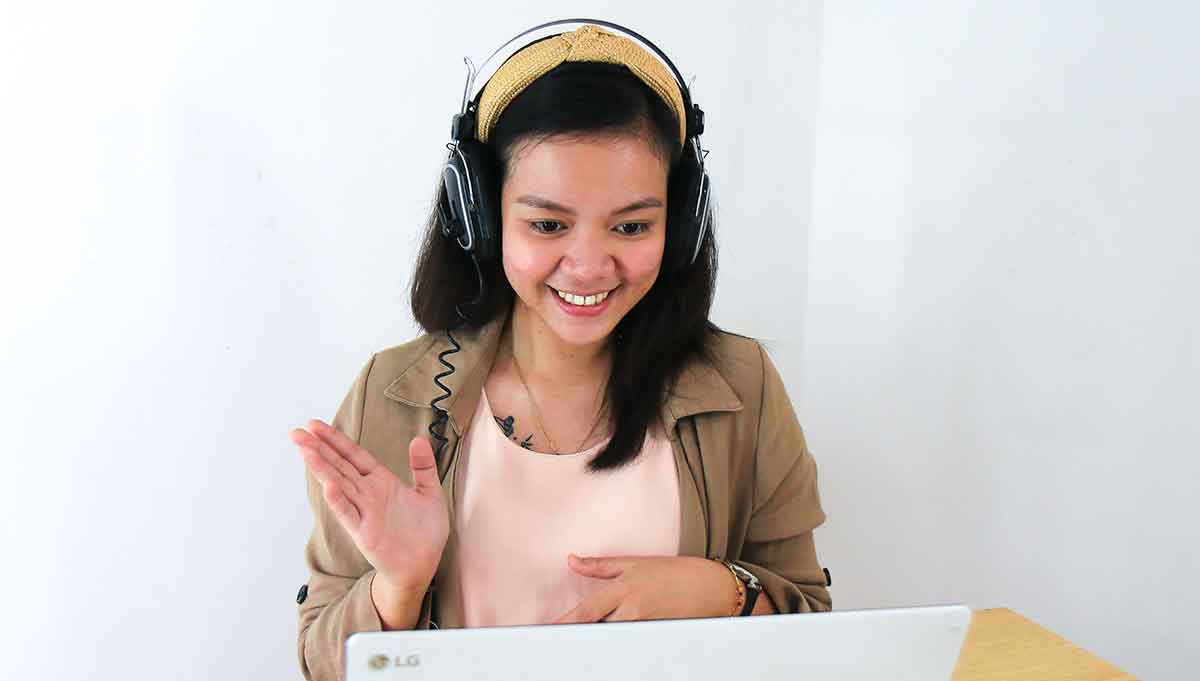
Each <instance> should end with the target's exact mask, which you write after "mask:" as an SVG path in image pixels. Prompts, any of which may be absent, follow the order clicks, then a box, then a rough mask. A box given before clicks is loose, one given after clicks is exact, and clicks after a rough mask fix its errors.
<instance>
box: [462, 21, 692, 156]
mask: <svg viewBox="0 0 1200 681" xmlns="http://www.w3.org/2000/svg"><path fill="white" fill-rule="evenodd" d="M568 61H598V62H606V63H609V64H624V65H625V67H626V68H628V69H629V70H630V71H632V72H633V74H634V75H636V76H637V77H638V78H640V79H642V81H644V82H645V83H646V85H649V86H650V89H652V90H654V91H655V92H656V93H658V96H659V97H662V98H663V101H665V102H666V103H667V105H668V106H669V107H671V109H672V110H673V111H674V112H675V117H676V118H677V119H678V120H679V145H680V146H681V147H682V146H683V144H684V140H686V139H687V137H686V136H687V123H686V121H687V116H686V115H685V113H684V107H683V95H681V94H680V92H679V83H678V81H676V80H675V76H674V74H672V72H671V70H670V69H669V68H667V66H666V65H665V64H663V63H662V62H661V61H659V60H658V59H657V58H655V57H654V56H653V55H651V54H650V53H649V52H647V51H646V50H645V49H644V48H643V47H642V46H641V45H639V44H637V43H636V42H634V41H632V40H630V39H629V38H626V37H624V36H619V35H615V34H613V33H610V32H608V31H605V30H604V29H602V28H600V27H598V26H595V25H593V24H584V25H583V26H581V27H579V28H577V29H575V30H574V31H570V32H568V33H563V34H560V35H557V36H554V37H552V38H548V39H546V40H542V41H540V42H537V43H534V44H533V45H529V46H528V47H525V48H523V49H522V50H521V51H520V52H517V53H516V54H514V55H513V56H512V57H510V58H509V59H508V61H506V62H504V64H502V65H501V66H500V68H498V69H496V72H495V73H494V74H493V75H492V77H491V78H490V79H489V80H488V82H487V85H485V86H484V88H483V93H482V95H481V96H480V98H479V111H478V114H477V122H476V126H475V128H476V129H475V136H476V138H478V139H479V141H480V142H487V140H488V134H489V133H490V132H491V131H492V127H493V126H495V125H496V121H497V120H498V119H499V118H500V114H501V112H503V111H504V109H505V107H507V106H508V105H509V104H511V103H512V101H513V100H514V99H516V97H517V95H518V94H520V93H521V91H522V90H524V89H525V88H527V87H529V85H530V84H531V83H533V81H535V80H537V79H538V78H540V77H541V76H542V75H544V74H545V73H546V72H547V71H549V70H550V69H552V68H554V67H556V66H558V65H559V64H561V63H563V62H568Z"/></svg>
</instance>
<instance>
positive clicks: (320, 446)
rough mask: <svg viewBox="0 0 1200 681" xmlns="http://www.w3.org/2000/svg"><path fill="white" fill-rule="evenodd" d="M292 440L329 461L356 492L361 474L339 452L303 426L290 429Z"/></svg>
mask: <svg viewBox="0 0 1200 681" xmlns="http://www.w3.org/2000/svg"><path fill="white" fill-rule="evenodd" d="M292 442H296V443H297V444H298V445H301V446H305V447H309V448H311V449H313V450H315V451H316V452H317V453H319V454H320V455H321V458H323V459H325V461H327V462H329V465H331V466H333V467H334V468H336V469H337V470H338V472H339V473H341V475H342V477H343V478H345V480H346V483H347V484H348V485H350V486H352V487H353V490H354V493H355V494H357V493H358V481H359V479H360V478H362V475H361V474H359V472H358V469H357V468H355V467H354V466H352V465H351V464H350V462H349V461H347V460H346V459H345V457H343V456H342V455H341V453H339V452H338V451H337V450H335V449H334V448H332V447H330V446H329V445H328V444H326V443H325V442H324V441H322V440H321V439H320V438H316V437H313V435H312V434H311V433H309V432H308V431H306V430H304V429H303V428H297V429H295V430H293V431H292Z"/></svg>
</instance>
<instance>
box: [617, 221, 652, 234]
mask: <svg viewBox="0 0 1200 681" xmlns="http://www.w3.org/2000/svg"><path fill="white" fill-rule="evenodd" d="M625 227H633V228H634V231H632V232H629V231H625V229H624V228H625ZM617 229H618V230H619V231H620V232H621V233H622V234H624V235H626V236H637V235H638V234H643V233H645V231H646V230H648V229H650V225H648V224H646V223H644V222H626V223H625V224H623V225H617Z"/></svg>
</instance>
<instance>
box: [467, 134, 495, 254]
mask: <svg viewBox="0 0 1200 681" xmlns="http://www.w3.org/2000/svg"><path fill="white" fill-rule="evenodd" d="M458 151H459V153H460V154H461V156H462V159H463V160H464V161H465V163H466V173H465V174H466V176H467V177H468V178H469V180H470V182H471V189H472V198H473V200H474V202H473V204H472V206H471V210H470V218H471V220H470V227H471V232H472V234H471V239H472V242H471V243H472V248H471V251H470V252H472V253H474V255H475V258H476V260H479V261H481V262H483V261H487V260H491V259H493V258H495V257H496V256H497V255H498V253H499V247H500V245H499V242H500V227H501V223H500V187H499V163H498V162H497V159H496V155H495V153H493V152H492V149H491V147H488V146H487V145H485V144H482V143H480V142H478V141H475V140H460V141H459V143H458Z"/></svg>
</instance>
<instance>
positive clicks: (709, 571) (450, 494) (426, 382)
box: [292, 22, 831, 678]
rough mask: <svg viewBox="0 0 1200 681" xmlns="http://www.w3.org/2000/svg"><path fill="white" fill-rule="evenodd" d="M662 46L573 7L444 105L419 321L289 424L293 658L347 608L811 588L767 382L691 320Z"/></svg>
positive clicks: (552, 613) (686, 229) (316, 653)
mask: <svg viewBox="0 0 1200 681" xmlns="http://www.w3.org/2000/svg"><path fill="white" fill-rule="evenodd" d="M601 23H604V22H601ZM605 25H606V26H609V25H608V24H605ZM631 35H635V34H631ZM653 49H654V50H657V48H653ZM658 54H660V55H661V53H658ZM667 64H668V65H669V62H667ZM668 65H664V63H663V62H660V61H659V60H658V59H657V58H656V57H654V56H653V55H651V53H650V52H649V51H647V49H646V48H644V47H642V46H641V45H639V44H638V43H636V42H634V41H633V40H632V39H630V38H626V37H622V36H619V35H617V34H615V33H612V32H609V31H607V30H604V29H601V28H599V27H598V26H596V25H593V24H591V23H588V24H585V25H583V26H582V27H580V28H578V29H576V30H572V31H569V32H566V33H562V34H559V35H556V36H551V37H549V38H544V39H542V40H538V41H536V42H533V43H531V44H529V45H526V46H525V47H523V48H522V49H520V50H518V51H517V52H516V53H514V54H513V55H512V56H511V57H510V58H509V59H508V60H507V61H505V62H504V64H503V65H501V66H500V68H499V69H498V70H497V71H496V72H495V73H494V74H493V75H492V77H491V78H490V79H489V80H488V82H487V84H486V86H485V87H484V88H483V89H482V90H481V91H480V93H479V95H478V97H477V98H474V99H473V100H472V101H471V102H470V106H469V107H467V108H466V109H465V111H464V114H463V115H462V116H456V117H455V120H454V124H455V131H456V136H455V144H453V145H452V152H451V157H450V160H449V161H448V163H447V166H446V170H445V172H444V173H443V182H442V183H440V184H439V187H438V190H437V194H436V196H435V206H434V210H433V211H432V212H431V215H430V217H429V221H428V224H427V227H426V234H425V238H424V241H423V245H422V248H421V251H420V253H419V255H418V257H417V261H416V267H415V270H414V273H413V278H412V282H411V305H412V312H413V315H414V317H415V318H416V320H417V322H418V323H419V324H420V325H421V327H422V328H423V329H424V331H425V333H424V334H423V335H421V336H420V337H418V338H417V339H414V340H412V341H409V342H407V343H404V344H402V345H398V346H394V347H390V348H386V349H384V350H381V351H379V352H377V353H375V354H374V355H373V356H372V357H371V359H370V360H369V361H368V362H367V363H366V365H365V366H364V368H363V370H362V371H361V372H360V373H359V376H358V379H357V380H356V381H355V383H354V386H353V387H352V388H351V390H350V393H349V394H348V395H347V396H346V399H345V400H344V401H343V403H342V405H341V407H340V408H339V409H338V412H337V415H336V416H335V417H334V420H333V424H332V427H330V426H329V425H327V424H325V423H324V422H319V421H312V422H310V424H309V425H310V428H311V433H310V432H309V431H306V430H299V429H298V430H296V431H293V435H292V436H293V441H294V442H296V444H297V445H298V446H300V448H301V451H302V453H303V454H304V459H305V463H306V464H307V465H308V468H309V471H310V475H309V477H308V481H309V488H308V492H309V498H310V501H311V503H312V505H313V509H314V514H315V518H316V527H315V529H314V532H313V535H312V537H311V539H310V541H309V545H308V548H307V551H306V558H307V561H308V564H309V567H310V570H311V574H312V577H311V579H310V584H309V590H308V592H307V594H308V595H307V597H306V599H302V600H304V602H303V603H302V604H301V612H300V620H301V622H300V638H299V653H300V662H301V668H302V669H303V670H304V671H305V674H306V676H307V677H309V678H336V677H337V676H338V675H339V674H340V672H341V665H342V662H341V659H342V658H341V655H342V652H343V651H342V646H343V644H344V642H345V639H346V638H347V637H348V636H349V635H350V634H352V633H354V632H355V631H377V630H381V629H411V628H429V627H433V626H441V627H463V626H467V627H472V626H489V625H500V624H548V623H554V622H599V621H615V620H634V619H657V618H678V617H718V616H728V615H749V614H769V613H774V612H802V611H814V610H828V609H830V607H831V600H830V596H829V592H828V590H827V589H826V586H827V581H826V574H825V573H824V572H823V571H822V568H821V567H820V564H819V562H818V561H817V557H816V550H815V547H814V543H813V535H812V531H813V529H814V528H815V527H817V526H818V525H820V524H821V523H822V522H823V521H824V519H825V516H824V512H823V511H822V508H821V504H820V498H819V494H818V492H817V477H816V464H815V463H814V461H813V459H812V456H811V455H810V454H809V452H808V449H807V447H806V445H805V441H804V435H803V432H802V431H801V428H800V425H799V422H798V420H797V419H796V415H795V412H794V410H793V409H792V405H791V402H790V401H789V399H788V396H787V393H786V390H785V389H784V386H783V381H782V378H781V377H780V376H779V374H778V372H777V371H776V369H775V367H774V364H773V363H772V362H771V360H770V359H769V358H768V357H767V355H766V354H765V352H764V351H763V348H762V346H761V345H760V344H759V343H758V342H757V341H755V340H754V339H752V338H748V337H746V336H742V335H739V334H735V333H731V332H728V331H724V330H722V329H720V328H719V327H717V326H716V325H715V324H713V323H712V321H710V320H709V311H710V308H711V306H712V301H713V294H714V286H715V281H716V271H717V251H716V242H715V237H714V233H713V229H712V225H711V217H710V214H711V207H710V206H709V204H708V201H707V195H708V193H707V181H708V180H707V174H706V173H705V172H704V170H703V154H702V152H701V149H700V146H699V142H698V136H699V134H700V133H701V132H702V131H703V112H701V111H700V110H699V107H695V106H694V105H693V104H692V102H691V98H690V93H688V91H687V89H686V87H684V86H683V83H682V77H681V76H678V71H676V70H675V69H674V66H673V65H669V68H668ZM672 73H674V74H675V75H674V76H672ZM468 169H469V170H468ZM451 332H453V335H452V333H451ZM443 369H448V370H447V371H443ZM443 379H444V382H443ZM442 400H445V402H446V404H445V405H444V407H445V408H444V409H443V408H442V407H439V403H440V402H441V401H442ZM430 407H433V409H432V410H431V409H430ZM434 413H439V414H441V415H443V417H444V418H443V420H442V421H441V422H440V423H441V425H442V426H443V429H442V432H441V433H435V439H438V440H439V446H438V447H437V448H436V452H435V448H434V447H433V446H432V443H431V441H430V439H429V438H427V437H425V436H424V435H423V434H422V431H424V429H425V426H426V425H427V424H428V423H429V420H430V417H431V416H432V415H433V414H434ZM431 431H432V427H431ZM443 445H444V446H443ZM760 592H761V593H762V594H763V597H762V598H757V596H758V595H759V593H760ZM435 594H436V596H437V597H436V598H434V595H435Z"/></svg>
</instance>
